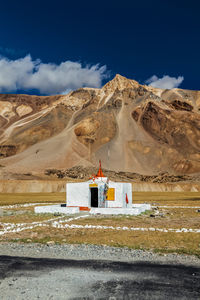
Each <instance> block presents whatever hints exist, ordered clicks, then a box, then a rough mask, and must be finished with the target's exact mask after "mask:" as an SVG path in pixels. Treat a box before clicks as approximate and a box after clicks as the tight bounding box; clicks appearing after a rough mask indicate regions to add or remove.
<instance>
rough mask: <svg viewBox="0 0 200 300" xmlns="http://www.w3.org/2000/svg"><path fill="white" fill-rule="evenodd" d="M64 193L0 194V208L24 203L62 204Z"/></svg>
mask: <svg viewBox="0 0 200 300" xmlns="http://www.w3.org/2000/svg"><path fill="white" fill-rule="evenodd" d="M65 197H66V196H65V193H0V206H3V205H13V204H25V203H48V202H52V203H64V202H65V201H66V199H65Z"/></svg>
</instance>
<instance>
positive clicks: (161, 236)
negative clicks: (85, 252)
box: [3, 227, 200, 256]
mask: <svg viewBox="0 0 200 300" xmlns="http://www.w3.org/2000/svg"><path fill="white" fill-rule="evenodd" d="M3 239H6V240H8V237H7V238H5V236H4V237H3ZM9 240H10V241H23V242H27V241H28V242H39V243H46V242H48V241H55V243H70V244H80V243H83V244H96V245H108V246H118V247H129V248H133V249H144V250H154V251H158V252H176V253H187V254H195V255H198V256H200V245H199V244H200V239H199V234H195V233H160V232H139V231H138V232H130V231H123V233H122V232H120V231H114V230H95V229H90V230H88V229H55V228H51V229H49V228H48V227H47V228H35V229H34V230H32V231H30V230H27V231H24V232H20V233H18V234H16V233H15V234H10V235H9Z"/></svg>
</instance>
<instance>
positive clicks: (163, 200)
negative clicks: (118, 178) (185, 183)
mask: <svg viewBox="0 0 200 300" xmlns="http://www.w3.org/2000/svg"><path fill="white" fill-rule="evenodd" d="M65 197H66V194H65V193H24V194H23V193H0V206H2V205H13V204H24V203H48V202H51V203H53V202H55V203H64V202H65V201H66V200H65V199H66V198H65ZM144 202H147V203H151V204H152V203H155V204H160V205H174V206H175V205H186V206H200V193H196V192H134V193H133V203H144Z"/></svg>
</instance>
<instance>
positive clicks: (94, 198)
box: [90, 188, 98, 207]
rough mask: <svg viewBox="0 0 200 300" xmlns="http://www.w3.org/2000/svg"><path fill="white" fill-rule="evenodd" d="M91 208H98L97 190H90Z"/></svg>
mask: <svg viewBox="0 0 200 300" xmlns="http://www.w3.org/2000/svg"><path fill="white" fill-rule="evenodd" d="M90 191H91V207H98V188H91V189H90Z"/></svg>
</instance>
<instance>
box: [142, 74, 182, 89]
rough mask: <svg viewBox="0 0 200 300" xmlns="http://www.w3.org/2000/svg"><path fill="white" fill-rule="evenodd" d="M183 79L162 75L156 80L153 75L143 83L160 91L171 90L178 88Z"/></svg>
mask: <svg viewBox="0 0 200 300" xmlns="http://www.w3.org/2000/svg"><path fill="white" fill-rule="evenodd" d="M183 80H184V77H183V76H178V77H177V78H176V77H170V76H168V75H164V76H163V77H162V78H158V77H157V76H156V75H153V76H152V77H150V78H149V79H147V80H146V81H145V83H146V84H148V85H150V86H153V87H156V88H160V89H169V90H170V89H173V88H177V87H179V85H181V83H182V82H183Z"/></svg>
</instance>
